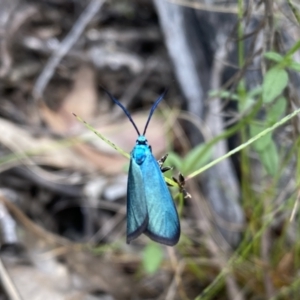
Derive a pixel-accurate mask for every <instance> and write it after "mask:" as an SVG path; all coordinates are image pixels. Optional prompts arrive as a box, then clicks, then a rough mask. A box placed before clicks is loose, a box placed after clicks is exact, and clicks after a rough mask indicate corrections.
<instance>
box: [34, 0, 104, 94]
mask: <svg viewBox="0 0 300 300" xmlns="http://www.w3.org/2000/svg"><path fill="white" fill-rule="evenodd" d="M104 2H105V0H92V1H91V2H90V4H89V5H88V6H87V7H86V9H85V10H84V11H83V13H82V14H81V15H80V17H79V18H78V20H77V21H76V23H75V24H74V26H73V28H72V30H71V31H70V32H69V34H68V35H67V36H66V38H65V39H64V40H63V41H62V42H61V44H60V47H59V48H58V49H57V50H56V51H55V52H54V53H53V54H52V56H51V57H50V59H49V60H48V63H47V65H46V66H45V68H44V70H43V71H42V73H41V74H40V76H39V77H38V79H37V81H36V83H35V85H34V88H33V97H34V98H35V99H36V100H37V99H40V98H41V97H42V95H43V92H44V90H45V88H46V86H47V84H48V82H49V81H50V79H51V77H52V76H53V73H54V70H55V69H56V67H57V66H58V64H59V63H60V61H61V60H62V59H63V57H64V56H65V55H66V54H67V53H68V52H69V50H70V49H71V48H72V46H73V45H74V44H75V43H76V41H77V40H78V39H79V37H80V35H81V34H82V32H83V30H84V29H85V27H86V26H87V25H88V23H89V22H90V21H91V19H92V18H93V17H94V16H95V15H96V13H97V12H98V11H99V10H100V8H101V7H102V5H103V4H104Z"/></svg>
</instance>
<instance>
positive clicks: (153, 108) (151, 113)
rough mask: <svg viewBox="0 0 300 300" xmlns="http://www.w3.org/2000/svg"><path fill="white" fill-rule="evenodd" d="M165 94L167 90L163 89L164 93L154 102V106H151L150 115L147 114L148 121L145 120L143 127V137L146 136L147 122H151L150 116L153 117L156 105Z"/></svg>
mask: <svg viewBox="0 0 300 300" xmlns="http://www.w3.org/2000/svg"><path fill="white" fill-rule="evenodd" d="M167 92H168V89H165V90H164V92H163V93H162V94H161V95H160V96H159V97H158V98H157V99H156V101H155V102H154V104H153V105H152V107H151V110H150V113H149V117H148V120H147V122H146V125H145V129H144V132H143V135H145V134H146V131H147V127H148V125H149V122H150V120H151V117H152V115H153V113H154V111H155V109H156V107H157V105H158V104H159V102H160V101H161V100H162V99H163V98H164V97H165V96H166V94H167Z"/></svg>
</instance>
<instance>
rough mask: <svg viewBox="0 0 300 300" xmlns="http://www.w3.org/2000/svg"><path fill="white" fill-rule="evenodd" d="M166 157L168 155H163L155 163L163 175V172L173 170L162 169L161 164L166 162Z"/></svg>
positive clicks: (170, 168) (168, 168)
mask: <svg viewBox="0 0 300 300" xmlns="http://www.w3.org/2000/svg"><path fill="white" fill-rule="evenodd" d="M168 155H169V154H168V153H167V154H165V155H164V156H163V157H162V158H161V159H159V160H158V161H157V163H158V165H159V168H160V170H161V172H162V173H165V172H167V171H169V170H172V169H173V167H164V166H163V164H164V162H165V161H166V159H167V157H168Z"/></svg>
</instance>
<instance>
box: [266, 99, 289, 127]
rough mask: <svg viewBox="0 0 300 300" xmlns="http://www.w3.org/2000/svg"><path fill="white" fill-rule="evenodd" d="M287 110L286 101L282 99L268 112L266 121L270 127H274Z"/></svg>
mask: <svg viewBox="0 0 300 300" xmlns="http://www.w3.org/2000/svg"><path fill="white" fill-rule="evenodd" d="M285 110H286V99H285V98H284V97H280V98H279V99H277V100H276V101H275V102H274V103H273V104H272V106H271V107H270V108H269V109H268V110H267V115H266V120H267V123H268V125H273V124H275V123H276V122H278V121H279V120H280V118H281V117H282V116H283V114H284V113H285Z"/></svg>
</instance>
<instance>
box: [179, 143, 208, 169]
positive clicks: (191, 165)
mask: <svg viewBox="0 0 300 300" xmlns="http://www.w3.org/2000/svg"><path fill="white" fill-rule="evenodd" d="M205 147H206V145H205V144H201V145H198V146H196V147H195V148H194V149H192V150H191V151H190V152H189V153H188V154H187V155H186V157H185V158H184V160H183V164H182V168H181V172H182V173H183V174H189V173H191V172H193V171H195V170H197V169H199V168H201V167H202V166H204V165H206V164H207V163H208V162H209V161H210V160H211V158H212V153H211V149H209V150H208V151H205V152H203V151H204V148H205Z"/></svg>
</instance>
